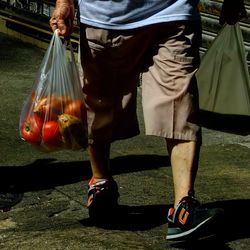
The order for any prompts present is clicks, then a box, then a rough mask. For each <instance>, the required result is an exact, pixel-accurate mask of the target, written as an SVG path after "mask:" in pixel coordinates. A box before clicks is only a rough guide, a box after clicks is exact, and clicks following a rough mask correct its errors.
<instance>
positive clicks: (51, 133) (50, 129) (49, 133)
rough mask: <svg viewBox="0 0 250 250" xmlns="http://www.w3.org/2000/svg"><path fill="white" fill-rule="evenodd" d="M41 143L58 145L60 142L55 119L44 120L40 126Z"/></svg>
mask: <svg viewBox="0 0 250 250" xmlns="http://www.w3.org/2000/svg"><path fill="white" fill-rule="evenodd" d="M42 140H43V143H44V144H46V145H48V146H55V147H56V146H59V145H60V144H61V142H62V136H61V133H60V130H59V124H58V122H57V121H48V122H45V124H44V126H43V128H42Z"/></svg>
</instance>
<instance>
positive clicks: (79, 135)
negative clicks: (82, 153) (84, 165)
mask: <svg viewBox="0 0 250 250" xmlns="http://www.w3.org/2000/svg"><path fill="white" fill-rule="evenodd" d="M58 122H59V128H60V132H61V134H62V141H63V143H64V144H65V146H66V147H67V148H72V149H78V148H81V147H84V146H86V136H85V132H86V130H85V127H84V125H83V123H82V121H81V120H80V119H79V118H78V117H76V116H73V115H69V114H62V115H59V117H58Z"/></svg>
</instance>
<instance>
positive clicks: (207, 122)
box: [200, 110, 250, 135]
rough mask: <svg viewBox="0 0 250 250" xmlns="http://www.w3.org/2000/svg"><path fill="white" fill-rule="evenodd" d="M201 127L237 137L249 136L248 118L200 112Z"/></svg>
mask: <svg viewBox="0 0 250 250" xmlns="http://www.w3.org/2000/svg"><path fill="white" fill-rule="evenodd" d="M200 115H201V124H202V126H203V127H206V128H209V129H214V130H218V131H224V132H229V133H232V134H238V135H248V134H250V116H245V115H227V114H218V113H214V112H210V111H204V110H202V111H201V113H200Z"/></svg>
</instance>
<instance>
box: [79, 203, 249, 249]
mask: <svg viewBox="0 0 250 250" xmlns="http://www.w3.org/2000/svg"><path fill="white" fill-rule="evenodd" d="M205 205H206V206H207V207H210V208H213V207H214V208H215V207H220V208H222V209H223V210H224V215H223V218H222V219H221V221H220V223H219V224H212V225H210V228H206V231H204V232H203V235H202V236H203V237H201V238H200V239H199V240H188V241H182V242H180V241H179V242H178V241H176V242H171V241H169V242H168V244H169V245H171V246H172V247H173V248H178V249H192V250H193V249H199V250H200V249H209V250H211V249H213V248H215V247H216V249H220V250H224V249H230V247H229V246H228V245H227V243H228V242H231V241H235V240H239V239H246V238H249V237H250V231H249V227H248V225H249V223H250V217H249V216H247V214H246V213H247V211H249V210H250V200H225V201H218V202H214V203H208V204H205ZM239 208H244V211H245V212H246V213H244V212H242V213H240V212H238V211H239ZM168 209H169V206H168V205H148V206H122V205H121V206H120V210H119V216H116V217H115V220H114V221H109V222H108V223H104V224H99V225H96V224H94V223H93V222H91V221H90V219H84V220H82V221H80V223H81V224H82V225H83V226H87V227H92V226H98V227H101V228H105V229H111V230H125V231H126V230H128V231H138V230H139V231H143V230H149V229H152V228H154V227H157V226H160V225H163V224H166V222H167V216H166V214H167V213H166V211H167V210H168ZM208 232H215V234H213V235H212V236H211V235H210V236H209V237H207V236H205V235H207V233H208Z"/></svg>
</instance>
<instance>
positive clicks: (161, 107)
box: [80, 21, 201, 143]
mask: <svg viewBox="0 0 250 250" xmlns="http://www.w3.org/2000/svg"><path fill="white" fill-rule="evenodd" d="M80 37H81V40H80V43H81V63H82V66H83V72H84V73H83V74H84V76H83V82H84V84H83V92H84V96H85V101H86V106H87V110H88V129H89V143H93V142H113V141H115V140H119V139H126V138H130V137H132V136H135V135H138V134H139V126H138V121H137V115H136V111H137V110H136V103H137V101H136V95H137V88H138V84H139V83H140V82H141V84H142V85H141V87H142V105H143V114H144V121H145V131H146V134H147V135H155V136H160V137H164V138H172V139H179V140H191V141H192V140H193V141H198V140H200V139H201V138H200V137H201V128H200V125H199V120H198V119H199V117H198V113H199V104H198V90H197V83H196V78H195V73H196V71H197V68H198V67H199V63H200V58H199V46H200V42H201V25H200V21H195V22H194V21H193V22H187V21H185V22H183V21H182V22H180V21H178V22H169V23H162V24H156V25H151V26H147V27H143V28H140V29H133V30H126V31H115V30H104V29H99V28H94V27H90V26H86V25H84V24H81V32H80Z"/></svg>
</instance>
